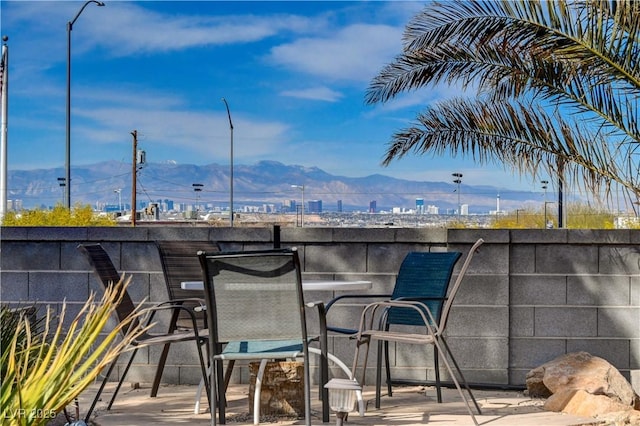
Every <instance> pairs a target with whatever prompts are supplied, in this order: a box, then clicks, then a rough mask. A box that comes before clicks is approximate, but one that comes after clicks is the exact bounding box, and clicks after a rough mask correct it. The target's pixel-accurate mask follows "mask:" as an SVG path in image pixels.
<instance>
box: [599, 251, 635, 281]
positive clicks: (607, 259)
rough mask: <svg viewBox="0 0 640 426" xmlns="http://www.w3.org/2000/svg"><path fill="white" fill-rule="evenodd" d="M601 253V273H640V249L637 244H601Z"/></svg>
mask: <svg viewBox="0 0 640 426" xmlns="http://www.w3.org/2000/svg"><path fill="white" fill-rule="evenodd" d="M599 254H600V257H599V262H598V272H600V273H601V274H640V251H639V250H638V248H637V247H635V246H631V247H626V246H601V247H599Z"/></svg>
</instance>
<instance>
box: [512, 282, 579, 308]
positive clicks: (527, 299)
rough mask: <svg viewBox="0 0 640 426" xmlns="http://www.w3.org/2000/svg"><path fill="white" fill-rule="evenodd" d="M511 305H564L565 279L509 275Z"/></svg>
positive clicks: (565, 299) (565, 298)
mask: <svg viewBox="0 0 640 426" xmlns="http://www.w3.org/2000/svg"><path fill="white" fill-rule="evenodd" d="M509 296H510V298H511V302H510V303H511V305H512V306H519V305H564V304H566V303H567V278H566V277H565V276H561V275H544V274H527V275H511V288H510V294H509Z"/></svg>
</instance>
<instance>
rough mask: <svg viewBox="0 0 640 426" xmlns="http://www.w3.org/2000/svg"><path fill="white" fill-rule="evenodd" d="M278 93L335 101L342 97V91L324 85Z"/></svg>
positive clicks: (301, 97) (294, 96)
mask: <svg viewBox="0 0 640 426" xmlns="http://www.w3.org/2000/svg"><path fill="white" fill-rule="evenodd" d="M280 94H281V95H282V96H289V97H292V98H300V99H310V100H316V101H326V102H336V101H338V100H340V99H341V98H342V97H343V95H342V93H340V92H337V91H335V90H332V89H330V88H328V87H324V86H317V87H310V88H308V89H300V90H285V91H283V92H281V93H280Z"/></svg>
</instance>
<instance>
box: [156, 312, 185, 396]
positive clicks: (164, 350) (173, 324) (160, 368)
mask: <svg viewBox="0 0 640 426" xmlns="http://www.w3.org/2000/svg"><path fill="white" fill-rule="evenodd" d="M179 313H180V311H179V310H178V309H174V311H173V313H172V314H171V322H170V323H169V329H168V330H167V333H168V334H171V333H173V332H174V331H175V330H176V328H177V327H176V325H177V323H178V314H179ZM170 346H171V343H165V345H164V347H163V348H162V353H161V354H160V359H159V360H158V366H157V367H156V375H155V377H154V379H153V384H152V385H151V397H152V398H155V397H156V396H157V395H158V388H159V387H160V380H162V373H163V372H164V365H165V364H166V362H167V355H168V354H169V347H170Z"/></svg>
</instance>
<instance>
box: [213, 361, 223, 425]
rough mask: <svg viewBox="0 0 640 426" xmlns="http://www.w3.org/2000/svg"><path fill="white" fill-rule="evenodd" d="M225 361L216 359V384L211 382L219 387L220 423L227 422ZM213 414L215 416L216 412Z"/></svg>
mask: <svg viewBox="0 0 640 426" xmlns="http://www.w3.org/2000/svg"><path fill="white" fill-rule="evenodd" d="M223 367H224V366H223V361H222V360H218V361H216V363H215V365H214V367H213V368H214V369H215V370H216V382H215V383H216V385H215V386H214V385H213V383H214V382H211V387H212V388H213V387H217V388H218V392H217V394H218V418H219V419H220V424H221V425H223V424H226V422H227V420H226V412H225V411H226V406H227V393H226V390H227V389H226V387H225V384H224V372H223ZM211 415H213V416H215V413H212V414H211Z"/></svg>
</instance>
